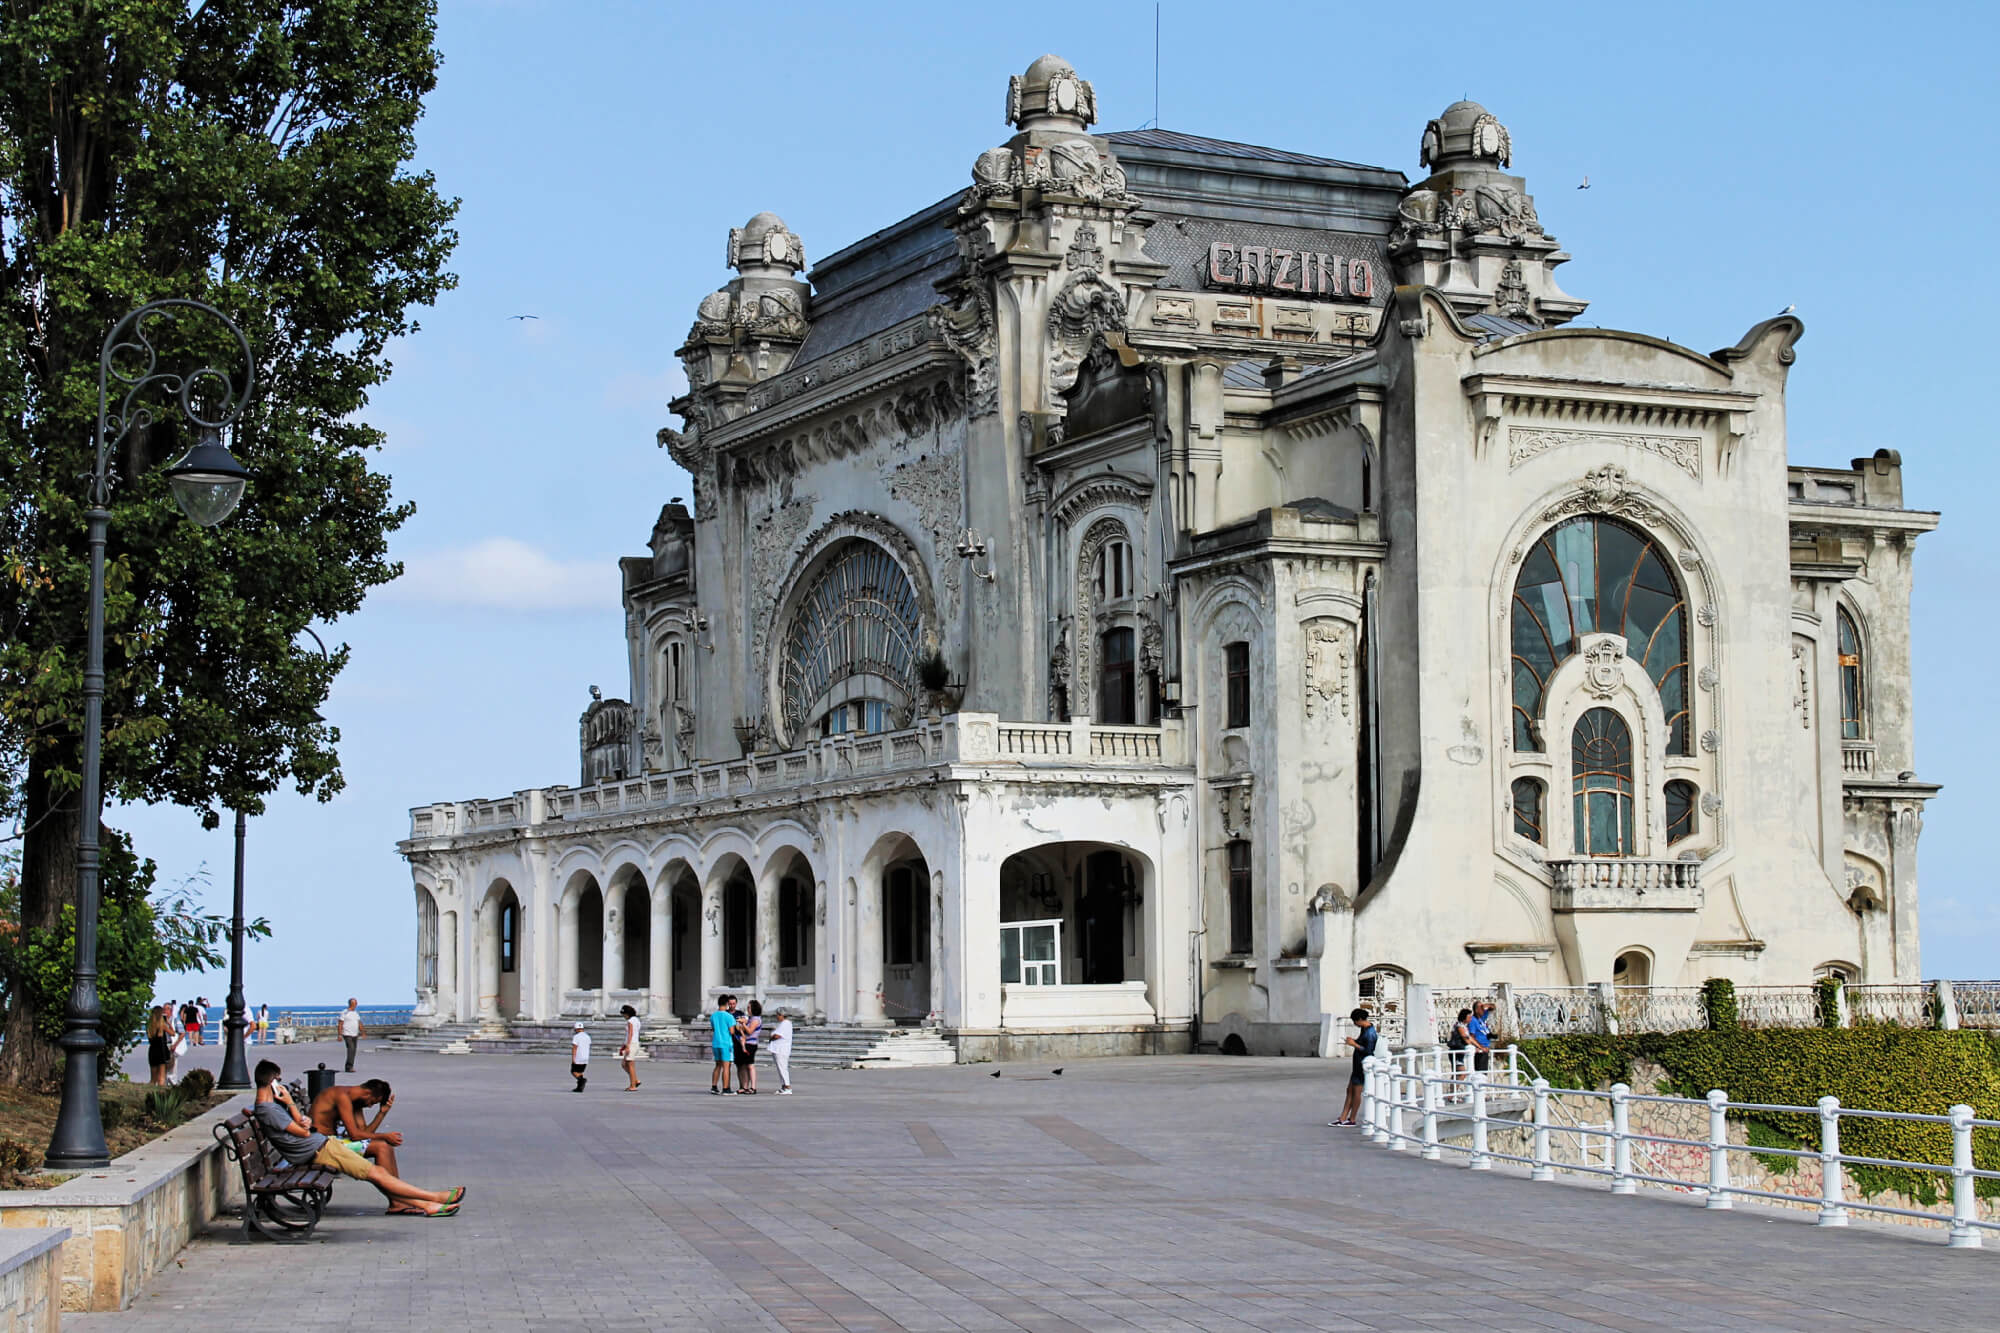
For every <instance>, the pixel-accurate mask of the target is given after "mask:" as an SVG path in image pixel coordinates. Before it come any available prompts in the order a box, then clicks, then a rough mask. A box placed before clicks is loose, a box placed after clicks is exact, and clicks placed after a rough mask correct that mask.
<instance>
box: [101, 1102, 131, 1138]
mask: <svg viewBox="0 0 2000 1333" xmlns="http://www.w3.org/2000/svg"><path fill="white" fill-rule="evenodd" d="M97 1118H98V1119H99V1120H100V1121H102V1122H103V1125H104V1132H105V1133H106V1134H109V1133H111V1131H113V1130H115V1129H117V1128H118V1127H119V1126H120V1125H122V1124H124V1123H125V1103H124V1102H113V1101H106V1102H100V1103H99V1104H98V1107H97Z"/></svg>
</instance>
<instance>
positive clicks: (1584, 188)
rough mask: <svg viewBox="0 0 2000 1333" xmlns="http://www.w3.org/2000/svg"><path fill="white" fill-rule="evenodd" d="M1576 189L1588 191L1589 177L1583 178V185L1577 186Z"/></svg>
mask: <svg viewBox="0 0 2000 1333" xmlns="http://www.w3.org/2000/svg"><path fill="white" fill-rule="evenodd" d="M1576 188H1577V189H1579V190H1588V189H1589V188H1590V177H1588V176H1585V177H1584V178H1583V184H1581V185H1579V186H1577V187H1576Z"/></svg>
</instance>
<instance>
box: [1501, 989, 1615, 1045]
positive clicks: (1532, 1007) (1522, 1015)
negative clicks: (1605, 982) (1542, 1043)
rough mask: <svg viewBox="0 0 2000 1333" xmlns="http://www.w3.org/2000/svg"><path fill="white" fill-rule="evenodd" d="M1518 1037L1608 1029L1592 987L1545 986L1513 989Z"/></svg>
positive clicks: (1559, 1034) (1557, 1035)
mask: <svg viewBox="0 0 2000 1333" xmlns="http://www.w3.org/2000/svg"><path fill="white" fill-rule="evenodd" d="M1514 1020H1515V1023H1516V1025H1517V1027H1516V1033H1515V1035H1517V1036H1522V1037H1560V1036H1567V1035H1569V1034H1572V1033H1599V1032H1603V1031H1604V1030H1605V1024H1604V1007H1603V1005H1602V1003H1601V1002H1600V1001H1599V999H1598V995H1597V991H1596V990H1595V989H1594V988H1592V987H1590V986H1545V987H1542V988H1540V989H1537V990H1518V991H1515V992H1514Z"/></svg>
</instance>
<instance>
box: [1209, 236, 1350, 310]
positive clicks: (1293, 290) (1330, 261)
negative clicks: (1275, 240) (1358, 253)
mask: <svg viewBox="0 0 2000 1333" xmlns="http://www.w3.org/2000/svg"><path fill="white" fill-rule="evenodd" d="M1203 277H1204V278H1205V279H1206V280H1207V285H1208V286H1210V287H1219V288H1224V289H1227V290H1231V291H1242V292H1263V293H1267V294H1269V295H1272V296H1316V297H1320V298H1322V299H1327V298H1338V299H1341V300H1347V301H1372V300H1373V299H1374V297H1375V266H1374V265H1373V264H1371V263H1369V262H1368V261H1367V260H1365V259H1342V258H1341V257H1340V256H1338V255H1329V254H1321V253H1319V252H1317V251H1312V250H1280V249H1278V248H1277V247H1275V246H1267V245H1236V244H1233V243H1231V242H1229V241H1217V242H1216V243H1215V244H1213V245H1211V246H1209V247H1208V268H1207V269H1206V270H1205V271H1204V272H1203Z"/></svg>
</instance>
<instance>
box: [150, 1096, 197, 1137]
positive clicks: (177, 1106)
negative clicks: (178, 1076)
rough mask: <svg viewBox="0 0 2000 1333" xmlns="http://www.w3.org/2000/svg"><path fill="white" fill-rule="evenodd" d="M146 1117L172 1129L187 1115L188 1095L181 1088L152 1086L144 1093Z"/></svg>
mask: <svg viewBox="0 0 2000 1333" xmlns="http://www.w3.org/2000/svg"><path fill="white" fill-rule="evenodd" d="M145 1107H146V1118H147V1119H148V1120H150V1121H152V1122H153V1123H154V1124H156V1125H158V1126H160V1128H162V1129H172V1128H173V1127H174V1126H175V1125H178V1124H179V1123H180V1122H181V1121H182V1120H184V1119H185V1118H186V1117H187V1108H188V1095H187V1091H186V1090H185V1089H183V1088H154V1089H153V1090H152V1091H151V1092H149V1093H147V1094H146V1100H145Z"/></svg>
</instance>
